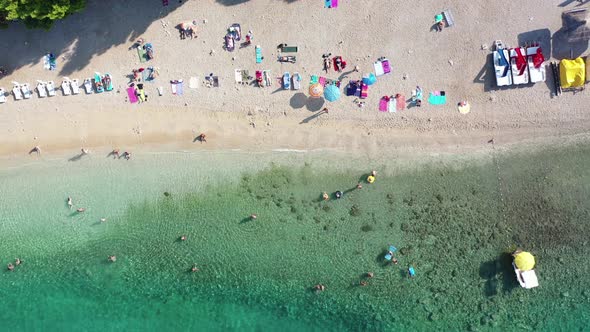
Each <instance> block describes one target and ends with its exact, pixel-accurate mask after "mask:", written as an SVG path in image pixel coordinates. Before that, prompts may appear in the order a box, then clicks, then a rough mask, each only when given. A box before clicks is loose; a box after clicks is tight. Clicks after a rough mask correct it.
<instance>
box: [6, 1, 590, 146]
mask: <svg viewBox="0 0 590 332" xmlns="http://www.w3.org/2000/svg"><path fill="white" fill-rule="evenodd" d="M234 2H236V1H234ZM238 2H239V1H238ZM559 4H560V2H559V1H547V2H543V3H538V2H537V1H525V2H524V3H522V5H519V6H512V5H511V4H510V3H508V2H506V3H505V2H498V3H495V2H480V1H478V2H471V3H464V2H461V1H447V2H446V3H444V4H441V5H440V6H433V5H432V4H429V3H427V2H420V3H412V4H409V3H400V4H396V5H395V10H394V11H384V10H383V8H390V7H391V5H390V4H388V2H387V1H365V2H363V4H362V5H358V4H353V3H351V2H350V1H342V3H341V4H340V6H339V7H338V8H332V9H327V8H323V4H322V3H320V2H318V3H314V4H313V5H312V4H310V2H308V1H286V2H283V1H281V2H277V1H270V0H262V1H256V2H254V1H243V2H241V3H237V4H234V3H233V2H231V1H230V2H229V3H226V2H225V1H209V0H208V1H185V2H183V3H180V4H179V3H171V4H170V6H168V7H162V6H161V4H160V3H159V2H154V3H150V4H149V5H143V6H138V5H137V4H136V3H135V2H133V1H132V2H126V3H125V4H123V3H119V2H116V1H109V2H108V3H107V4H103V3H101V4H99V3H97V2H90V3H89V4H88V8H87V9H86V10H85V11H84V12H82V13H80V14H76V15H73V16H71V17H69V18H67V19H66V20H64V21H62V22H57V23H56V25H55V27H54V28H53V29H52V30H51V31H49V32H44V31H29V30H26V29H24V27H22V26H20V25H12V26H11V27H10V28H9V29H7V30H3V31H0V46H2V47H5V48H10V49H11V50H12V52H7V53H4V54H2V55H0V63H2V65H3V66H4V67H5V68H7V69H8V70H9V74H8V75H7V76H5V77H2V78H1V79H0V87H4V88H5V89H7V90H8V91H9V90H10V89H11V87H12V84H11V82H12V81H16V82H20V83H25V82H28V83H29V84H31V86H33V87H34V85H35V84H36V80H44V81H47V80H53V81H55V82H56V84H57V85H59V83H61V80H62V77H64V76H67V77H70V78H78V79H80V81H83V79H84V78H86V77H91V76H92V75H93V74H94V72H95V71H99V72H101V73H105V72H108V73H110V74H111V75H112V76H113V81H114V84H115V87H116V88H115V90H114V91H111V92H105V93H102V94H96V93H93V94H90V95H85V94H84V93H83V92H82V93H81V94H80V95H76V96H62V95H61V91H58V93H57V96H55V97H51V98H38V96H37V95H35V96H33V98H32V99H30V100H20V101H15V100H14V99H13V98H12V96H10V97H9V98H8V99H9V100H8V102H7V103H5V104H2V105H0V132H1V133H2V135H1V136H2V144H1V145H0V154H1V155H4V156H7V157H17V156H22V155H23V154H26V153H27V152H28V151H29V150H30V148H32V147H33V146H40V147H42V148H43V151H44V153H49V152H51V151H61V152H66V151H68V150H72V151H78V149H79V148H80V147H83V146H84V147H89V148H92V149H95V150H96V149H105V150H108V149H111V148H113V147H119V148H122V149H133V150H134V151H137V150H141V149H142V146H146V145H154V144H167V145H170V144H172V145H176V146H178V147H179V148H182V149H191V148H194V149H238V148H239V149H246V150H249V149H251V150H258V149H259V150H269V149H277V148H279V149H318V148H326V149H337V150H341V151H351V152H354V153H362V154H366V155H367V156H372V155H379V154H382V153H384V152H387V151H405V150H414V149H420V150H427V151H430V152H437V151H455V152H465V151H469V150H472V149H486V148H488V143H487V142H488V141H489V140H490V139H492V138H493V139H494V143H495V144H496V145H502V144H512V143H518V142H520V141H523V140H527V141H531V140H532V141H534V140H535V139H541V138H543V139H546V138H547V137H561V136H567V135H575V134H580V133H585V132H587V130H588V129H589V126H590V121H589V120H590V114H589V113H588V112H587V111H586V110H587V107H586V104H587V102H588V100H589V99H588V96H587V93H586V92H585V91H584V92H581V93H577V94H572V93H567V94H564V95H562V96H560V97H553V96H552V92H551V91H552V89H553V87H552V78H551V75H550V73H549V74H548V78H547V82H546V83H537V84H536V85H530V86H524V87H518V88H516V87H511V88H508V89H498V88H496V87H495V80H494V75H493V69H492V67H491V65H490V61H489V58H490V50H489V49H491V47H492V43H493V41H494V40H495V39H501V40H502V41H504V43H506V44H507V45H509V46H515V45H517V44H518V43H519V41H521V40H523V39H524V40H526V41H530V40H534V39H535V38H533V37H530V36H535V34H536V35H538V36H545V32H547V31H546V30H547V29H548V30H549V31H550V33H552V34H553V33H556V31H558V30H559V29H560V27H561V18H560V13H561V11H563V10H564V8H565V9H568V8H569V7H571V6H573V5H574V4H571V6H569V7H568V6H566V7H560V6H558V5H559ZM511 6H512V7H511ZM447 8H450V9H451V10H452V12H453V14H454V17H455V25H454V26H453V27H450V28H446V29H444V30H443V31H442V32H435V31H433V30H431V27H432V25H433V23H434V21H433V17H434V15H436V14H437V13H439V12H440V11H441V10H443V9H447ZM507 8H509V9H510V10H508V9H507ZM499 13H501V15H502V17H503V20H502V21H503V24H498V23H497V17H498V15H500V14H499ZM187 20H188V21H191V20H195V21H196V22H197V23H198V28H197V31H198V38H196V39H193V40H191V39H185V40H181V39H180V38H179V34H178V30H177V29H175V26H176V25H177V24H178V23H180V22H183V21H187ZM205 22H206V23H205ZM232 23H240V24H241V26H242V30H243V33H245V32H246V31H248V30H252V31H253V33H254V41H253V43H254V44H257V45H260V46H261V47H262V50H263V51H262V52H263V56H264V60H263V62H262V64H256V63H255V56H254V47H253V46H248V47H245V48H236V50H235V51H233V52H228V51H225V50H224V49H223V47H222V46H223V36H224V35H225V31H226V29H227V28H228V27H229V26H230V25H231V24H232ZM539 31H541V32H539ZM139 37H141V38H144V39H145V40H146V42H150V43H152V44H153V45H154V48H155V59H153V60H151V61H149V62H147V63H140V62H139V59H138V56H137V52H136V50H135V49H130V47H131V46H132V44H133V43H134V41H135V40H136V39H137V38H139ZM526 38H531V39H526ZM538 38H542V37H538ZM540 42H541V44H542V45H543V43H545V42H548V41H545V40H543V39H541V40H540ZM281 43H287V44H290V45H297V46H298V47H299V52H298V53H297V63H296V64H291V63H279V62H277V61H275V60H276V56H277V54H278V51H277V49H276V47H277V45H278V44H281ZM482 45H485V47H483V48H486V47H487V48H488V49H482ZM543 46H545V45H543ZM544 49H545V53H546V57H547V58H548V57H549V56H551V55H552V54H551V50H552V48H551V46H547V47H544ZM211 51H213V53H211ZM46 52H53V53H54V54H56V56H57V62H58V64H57V70H55V71H48V70H45V69H43V65H42V60H41V58H42V56H43V55H44V54H45V53H46ZM324 53H332V55H341V56H342V57H343V58H344V60H345V61H347V63H348V67H347V69H346V70H345V71H344V72H342V73H338V72H335V71H334V70H332V69H330V71H329V72H328V73H327V74H326V73H325V72H323V71H322V58H321V56H322V54H324ZM381 56H386V57H388V58H389V59H390V61H391V63H392V73H391V74H389V75H385V76H382V77H380V78H379V79H378V81H377V83H376V84H375V85H373V86H371V87H370V89H369V97H368V98H367V99H365V100H364V101H365V103H366V104H365V106H364V107H363V108H359V107H357V105H356V104H355V103H354V102H353V100H354V99H355V97H347V96H343V97H342V98H341V99H340V100H338V101H337V102H333V103H329V102H327V101H324V100H323V99H311V98H308V93H307V87H308V82H309V77H310V75H313V74H316V75H320V74H321V75H322V76H326V77H327V78H329V79H342V82H343V85H345V84H346V83H347V82H348V80H350V79H360V77H361V76H362V75H363V74H364V73H367V72H371V71H373V68H372V63H373V62H374V61H376V60H377V58H379V57H381ZM356 65H358V66H359V67H360V72H358V73H357V72H352V68H354V66H356ZM146 66H155V67H158V68H159V71H160V76H159V77H158V78H157V79H156V81H155V82H154V83H146V92H147V93H148V94H149V97H150V98H149V101H148V102H144V103H141V104H130V103H129V102H127V101H126V93H125V89H126V87H127V84H128V83H129V82H130V78H129V76H130V75H131V71H132V69H136V68H139V67H146ZM238 68H239V69H247V70H249V71H250V74H251V75H253V73H254V71H255V70H259V69H260V70H262V69H265V70H267V69H268V70H271V71H272V75H273V76H275V77H276V78H277V79H276V80H275V81H274V82H273V85H272V86H271V87H266V88H259V87H256V86H254V85H250V86H244V85H239V84H236V83H235V81H234V77H233V76H234V69H238ZM348 69H350V70H348ZM347 70H348V71H347ZM286 71H289V72H291V73H293V72H299V73H300V74H301V76H302V89H301V90H299V91H295V90H290V91H285V90H283V89H282V88H281V86H280V84H279V83H280V81H279V80H280V77H281V76H282V74H283V72H286ZM209 73H214V74H215V75H216V76H219V79H220V87H219V88H207V87H205V86H204V84H203V80H204V77H205V76H206V75H208V74H209ZM190 77H198V79H199V86H198V88H196V89H190V88H189V86H188V85H189V84H188V83H189V79H190ZM404 77H405V79H404ZM173 79H183V80H184V82H185V84H184V90H185V91H184V94H183V95H182V96H175V95H171V91H170V84H169V83H168V82H169V81H170V80H173ZM416 85H420V86H421V87H422V88H423V89H424V91H425V94H427V93H428V91H433V90H444V91H446V93H447V96H448V101H447V104H446V105H440V106H435V105H429V104H428V103H425V104H424V105H423V106H422V107H420V108H416V107H413V108H408V109H406V110H403V111H399V112H397V113H381V112H379V111H378V103H379V99H380V97H381V96H383V95H394V94H396V93H401V94H404V95H405V96H406V97H407V98H409V95H410V90H411V89H413V88H414V87H415V86H416ZM160 86H161V87H163V88H164V90H165V92H164V95H163V96H158V93H157V91H156V88H157V87H160ZM461 100H468V101H469V103H470V104H471V106H472V111H471V112H470V113H469V114H466V115H462V114H460V113H459V112H458V111H457V109H456V104H457V102H459V101H461ZM324 107H327V108H328V109H329V114H321V115H319V116H318V113H320V110H321V109H323V108H324ZM199 133H206V134H207V137H208V142H207V144H199V143H198V142H193V140H194V138H195V137H196V136H197V135H198V134H199Z"/></svg>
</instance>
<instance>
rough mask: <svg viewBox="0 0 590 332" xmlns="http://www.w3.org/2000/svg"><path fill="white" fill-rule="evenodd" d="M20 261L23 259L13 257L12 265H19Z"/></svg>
mask: <svg viewBox="0 0 590 332" xmlns="http://www.w3.org/2000/svg"><path fill="white" fill-rule="evenodd" d="M22 263H23V261H22V260H21V259H20V258H15V259H14V265H21V264H22Z"/></svg>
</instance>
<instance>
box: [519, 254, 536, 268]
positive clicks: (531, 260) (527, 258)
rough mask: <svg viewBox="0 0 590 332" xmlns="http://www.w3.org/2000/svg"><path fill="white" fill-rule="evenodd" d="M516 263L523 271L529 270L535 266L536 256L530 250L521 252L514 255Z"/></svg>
mask: <svg viewBox="0 0 590 332" xmlns="http://www.w3.org/2000/svg"><path fill="white" fill-rule="evenodd" d="M514 265H516V268H518V269H519V270H521V271H529V270H532V269H533V267H535V257H533V255H531V253H530V252H527V251H523V252H519V253H518V254H516V255H515V256H514Z"/></svg>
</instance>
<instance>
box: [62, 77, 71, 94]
mask: <svg viewBox="0 0 590 332" xmlns="http://www.w3.org/2000/svg"><path fill="white" fill-rule="evenodd" d="M71 84H72V82H71V81H70V79H69V78H67V77H65V78H64V80H63V81H62V82H61V90H62V92H63V94H64V96H69V95H71V94H72V85H71Z"/></svg>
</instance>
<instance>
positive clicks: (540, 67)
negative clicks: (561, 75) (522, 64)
mask: <svg viewBox="0 0 590 332" xmlns="http://www.w3.org/2000/svg"><path fill="white" fill-rule="evenodd" d="M526 55H527V66H528V68H529V75H530V79H531V83H538V82H545V79H546V77H545V63H544V62H545V57H544V56H543V52H542V50H541V47H539V46H534V47H528V48H527V49H526ZM586 70H588V69H586Z"/></svg>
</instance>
